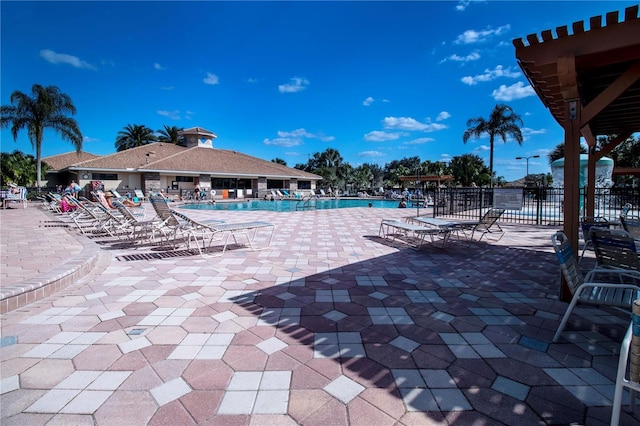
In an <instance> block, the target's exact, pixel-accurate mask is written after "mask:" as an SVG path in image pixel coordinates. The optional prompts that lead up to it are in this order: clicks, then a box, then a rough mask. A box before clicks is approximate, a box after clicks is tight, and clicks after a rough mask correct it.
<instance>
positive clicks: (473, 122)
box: [462, 104, 523, 188]
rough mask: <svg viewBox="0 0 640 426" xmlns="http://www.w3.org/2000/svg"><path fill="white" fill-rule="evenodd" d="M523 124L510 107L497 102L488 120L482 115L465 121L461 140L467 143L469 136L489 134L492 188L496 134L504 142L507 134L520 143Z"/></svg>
mask: <svg viewBox="0 0 640 426" xmlns="http://www.w3.org/2000/svg"><path fill="white" fill-rule="evenodd" d="M520 126H523V122H522V118H520V116H519V115H518V114H516V113H515V112H513V109H511V107H509V106H507V105H504V104H498V105H496V106H495V108H493V111H491V115H490V116H489V119H488V120H485V119H484V118H483V117H476V118H470V119H469V120H468V121H467V127H468V129H467V130H466V131H465V132H464V134H463V135H462V141H463V142H464V143H467V141H468V140H469V138H471V137H476V138H477V137H480V136H482V135H483V134H485V133H486V134H488V135H489V146H490V153H489V173H490V176H491V182H490V186H491V187H492V188H493V143H494V140H495V137H496V136H500V137H501V138H502V141H503V142H504V143H507V136H512V137H513V138H514V139H515V140H516V142H518V144H519V145H522V132H521V131H520Z"/></svg>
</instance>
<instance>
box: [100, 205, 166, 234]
mask: <svg viewBox="0 0 640 426" xmlns="http://www.w3.org/2000/svg"><path fill="white" fill-rule="evenodd" d="M112 204H113V206H114V207H115V208H116V209H117V210H118V212H119V213H120V214H121V215H122V217H123V218H124V220H123V221H122V226H121V229H122V230H123V231H125V232H127V234H128V236H129V239H131V240H134V241H144V240H147V239H151V240H153V239H154V238H155V235H156V233H161V234H162V233H163V230H162V228H163V226H164V222H163V221H162V220H161V219H159V218H154V219H151V220H139V219H138V218H137V217H136V216H135V214H134V213H132V212H131V210H129V209H128V208H127V207H126V206H125V205H124V204H122V203H121V202H120V201H114V202H113V203H112Z"/></svg>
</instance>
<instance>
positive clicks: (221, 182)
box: [211, 178, 252, 189]
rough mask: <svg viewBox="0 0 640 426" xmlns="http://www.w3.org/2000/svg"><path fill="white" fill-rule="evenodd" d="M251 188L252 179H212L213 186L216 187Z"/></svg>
mask: <svg viewBox="0 0 640 426" xmlns="http://www.w3.org/2000/svg"><path fill="white" fill-rule="evenodd" d="M236 183H237V188H238V189H251V188H252V186H251V179H233V178H226V179H220V178H214V179H211V188H215V189H236Z"/></svg>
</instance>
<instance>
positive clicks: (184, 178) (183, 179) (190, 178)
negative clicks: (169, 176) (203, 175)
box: [176, 176, 193, 182]
mask: <svg viewBox="0 0 640 426" xmlns="http://www.w3.org/2000/svg"><path fill="white" fill-rule="evenodd" d="M176 182H193V176H176Z"/></svg>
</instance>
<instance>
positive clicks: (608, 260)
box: [589, 227, 640, 279]
mask: <svg viewBox="0 0 640 426" xmlns="http://www.w3.org/2000/svg"><path fill="white" fill-rule="evenodd" d="M589 235H590V238H591V243H592V244H593V250H594V251H595V253H596V262H597V266H598V267H600V268H609V269H613V270H614V271H616V273H618V272H619V273H623V274H625V275H628V274H632V275H633V276H637V277H638V278H639V279H640V258H639V257H638V250H637V247H636V244H635V241H634V239H633V237H632V236H631V234H629V233H628V232H627V231H625V230H622V229H606V228H598V227H593V228H591V230H590V231H589Z"/></svg>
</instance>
